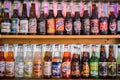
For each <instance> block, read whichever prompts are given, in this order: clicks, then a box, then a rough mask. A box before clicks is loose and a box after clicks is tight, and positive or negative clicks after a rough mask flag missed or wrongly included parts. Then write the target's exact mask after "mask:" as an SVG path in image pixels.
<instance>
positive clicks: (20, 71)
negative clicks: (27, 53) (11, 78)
mask: <svg viewBox="0 0 120 80" xmlns="http://www.w3.org/2000/svg"><path fill="white" fill-rule="evenodd" d="M23 76H24V52H23V45H22V44H20V45H18V46H17V52H16V57H15V77H16V78H22V77H23Z"/></svg>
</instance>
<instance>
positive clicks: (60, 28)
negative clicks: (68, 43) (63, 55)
mask: <svg viewBox="0 0 120 80" xmlns="http://www.w3.org/2000/svg"><path fill="white" fill-rule="evenodd" d="M61 7H62V5H61V4H60V3H58V12H57V16H56V34H57V35H63V34H64V28H65V26H64V17H63V15H62V8H61Z"/></svg>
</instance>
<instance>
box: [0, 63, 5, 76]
mask: <svg viewBox="0 0 120 80" xmlns="http://www.w3.org/2000/svg"><path fill="white" fill-rule="evenodd" d="M3 76H5V62H4V61H0V77H3Z"/></svg>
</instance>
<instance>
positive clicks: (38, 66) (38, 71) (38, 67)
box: [33, 45, 43, 78]
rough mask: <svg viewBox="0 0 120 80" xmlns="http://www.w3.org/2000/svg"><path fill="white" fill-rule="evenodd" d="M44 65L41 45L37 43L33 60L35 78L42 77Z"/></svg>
mask: <svg viewBox="0 0 120 80" xmlns="http://www.w3.org/2000/svg"><path fill="white" fill-rule="evenodd" d="M42 65H43V64H42V54H41V45H36V47H35V51H34V62H33V74H34V78H42V72H43V71H42Z"/></svg>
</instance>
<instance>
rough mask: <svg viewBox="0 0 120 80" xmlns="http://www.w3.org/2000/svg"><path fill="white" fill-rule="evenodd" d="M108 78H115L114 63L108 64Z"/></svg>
mask: <svg viewBox="0 0 120 80" xmlns="http://www.w3.org/2000/svg"><path fill="white" fill-rule="evenodd" d="M108 76H116V62H108Z"/></svg>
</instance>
